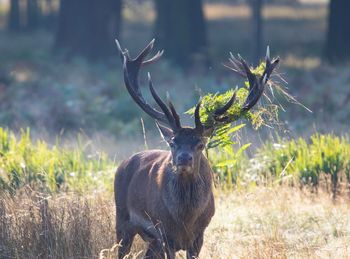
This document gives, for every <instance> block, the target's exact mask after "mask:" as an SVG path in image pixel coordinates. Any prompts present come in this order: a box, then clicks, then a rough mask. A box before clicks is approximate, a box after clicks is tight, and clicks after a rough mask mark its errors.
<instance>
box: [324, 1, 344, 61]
mask: <svg viewBox="0 0 350 259" xmlns="http://www.w3.org/2000/svg"><path fill="white" fill-rule="evenodd" d="M349 10H350V1H345V0H331V2H330V6H329V17H328V35H327V45H326V58H327V59H328V61H330V62H333V63H339V62H345V61H349V60H350V26H349V25H350V15H349Z"/></svg>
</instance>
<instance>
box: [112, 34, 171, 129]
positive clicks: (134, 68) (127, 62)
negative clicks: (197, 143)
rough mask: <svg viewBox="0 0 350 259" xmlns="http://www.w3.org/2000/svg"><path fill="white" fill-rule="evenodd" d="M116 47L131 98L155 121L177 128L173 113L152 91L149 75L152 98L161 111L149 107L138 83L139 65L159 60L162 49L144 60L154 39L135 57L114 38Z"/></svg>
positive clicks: (151, 47)
mask: <svg viewBox="0 0 350 259" xmlns="http://www.w3.org/2000/svg"><path fill="white" fill-rule="evenodd" d="M116 44H117V48H118V50H119V51H120V55H121V57H122V61H123V71H124V82H125V86H126V89H127V90H128V92H129V94H130V95H131V97H132V98H133V100H134V101H135V102H136V103H137V104H138V105H139V106H140V107H141V109H142V110H144V111H145V112H146V113H147V114H148V115H149V116H151V117H152V118H154V119H156V120H157V121H159V122H161V123H163V124H166V125H169V126H170V127H171V128H172V129H173V130H176V129H177V125H176V123H175V119H174V117H173V115H172V114H171V113H170V112H169V109H168V108H167V107H166V105H165V104H164V103H163V102H162V101H161V99H160V98H159V96H158V95H157V93H156V92H155V91H154V88H153V86H152V82H151V78H150V76H149V84H150V89H151V93H152V96H153V98H155V100H156V102H157V104H158V105H159V106H160V108H161V109H162V111H163V112H160V111H158V110H156V109H154V108H153V107H151V106H150V105H149V104H148V103H147V102H146V101H145V99H144V98H143V96H142V94H141V91H140V87H139V83H138V75H139V71H140V68H141V66H144V65H148V64H152V63H154V62H156V61H157V60H159V58H160V57H161V56H162V54H163V51H158V52H157V54H156V55H154V56H153V57H152V58H150V59H148V60H146V61H144V59H145V58H146V56H147V55H148V54H149V53H150V52H151V50H152V49H153V46H154V39H153V40H152V41H151V42H150V43H149V44H148V45H147V46H146V47H145V48H144V49H143V50H142V51H141V53H140V54H139V55H138V56H137V57H136V58H135V59H132V58H130V56H129V52H128V50H126V49H125V50H124V51H123V50H122V48H121V46H120V43H119V41H118V40H116Z"/></svg>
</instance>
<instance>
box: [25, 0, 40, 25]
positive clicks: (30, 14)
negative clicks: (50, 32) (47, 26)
mask: <svg viewBox="0 0 350 259" xmlns="http://www.w3.org/2000/svg"><path fill="white" fill-rule="evenodd" d="M39 19H40V10H39V5H38V1H37V0H27V24H26V29H28V30H34V29H37V27H38V25H39Z"/></svg>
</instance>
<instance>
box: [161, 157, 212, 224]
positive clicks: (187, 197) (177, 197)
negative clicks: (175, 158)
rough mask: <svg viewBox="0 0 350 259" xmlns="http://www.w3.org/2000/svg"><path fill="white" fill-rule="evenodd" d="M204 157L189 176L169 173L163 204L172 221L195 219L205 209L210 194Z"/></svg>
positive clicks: (208, 171) (208, 172)
mask: <svg viewBox="0 0 350 259" xmlns="http://www.w3.org/2000/svg"><path fill="white" fill-rule="evenodd" d="M203 159H205V158H204V157H203V158H202V159H201V160H200V162H199V163H198V166H197V168H196V167H195V168H194V170H197V171H196V172H193V173H192V174H190V175H181V174H178V173H176V172H175V173H174V172H173V173H171V174H169V175H170V177H169V178H170V179H168V183H167V186H166V188H167V191H166V192H165V197H164V198H165V204H166V206H167V207H168V209H169V212H170V213H171V214H172V216H173V218H174V219H177V220H181V221H183V220H184V219H186V218H189V219H191V218H195V217H193V216H194V215H195V214H198V211H200V210H202V209H203V208H205V207H206V206H205V205H206V204H207V203H208V201H209V196H210V193H211V175H210V169H209V166H208V164H207V161H206V160H203Z"/></svg>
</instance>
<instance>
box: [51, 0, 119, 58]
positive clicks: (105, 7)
mask: <svg viewBox="0 0 350 259" xmlns="http://www.w3.org/2000/svg"><path fill="white" fill-rule="evenodd" d="M120 24H121V0H102V1H97V0H74V1H72V0H61V3H60V12H59V18H58V32H57V35H56V44H55V48H56V49H57V50H64V51H66V53H67V54H68V55H80V56H83V57H86V58H88V59H89V60H97V59H100V58H104V57H108V56H109V55H111V54H115V53H116V49H115V43H114V39H115V38H116V37H119V33H120Z"/></svg>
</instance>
